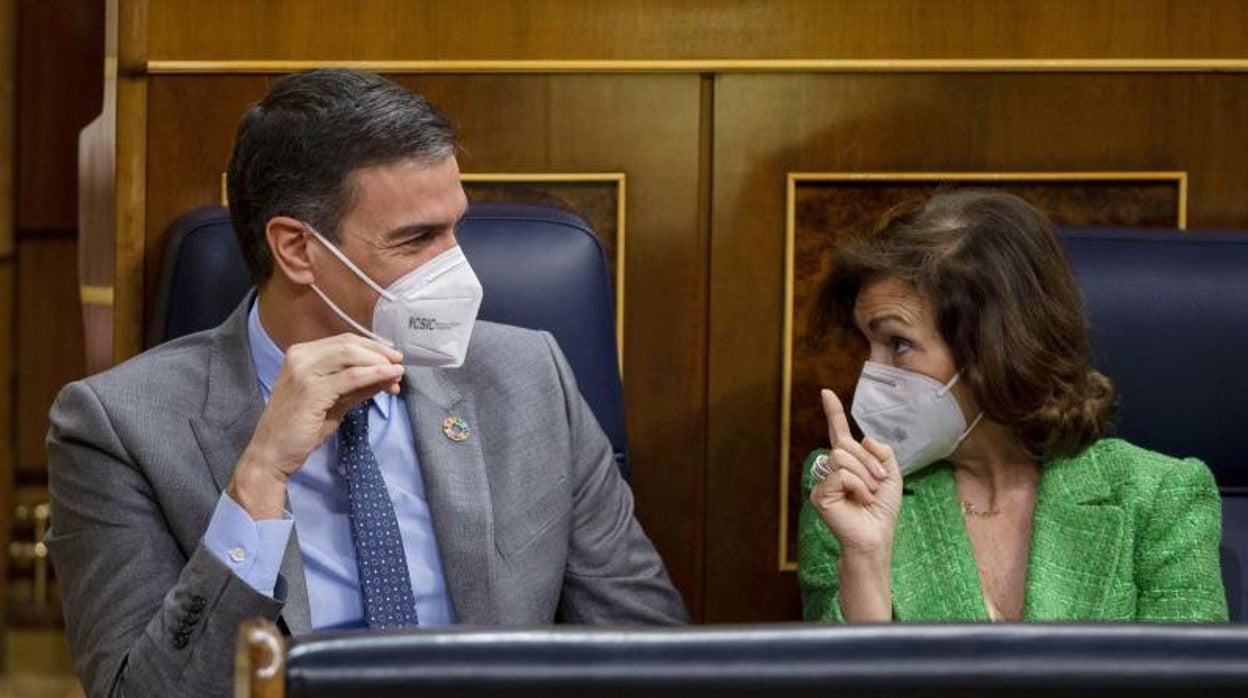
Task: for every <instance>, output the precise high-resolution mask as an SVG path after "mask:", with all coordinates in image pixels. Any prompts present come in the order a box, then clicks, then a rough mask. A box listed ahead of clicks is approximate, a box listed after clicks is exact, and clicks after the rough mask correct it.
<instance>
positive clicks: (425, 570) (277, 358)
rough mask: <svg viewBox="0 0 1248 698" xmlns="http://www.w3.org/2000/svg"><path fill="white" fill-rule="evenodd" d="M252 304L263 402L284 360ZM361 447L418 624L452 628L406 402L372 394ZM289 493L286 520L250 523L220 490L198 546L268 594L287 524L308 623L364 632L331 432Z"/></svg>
mask: <svg viewBox="0 0 1248 698" xmlns="http://www.w3.org/2000/svg"><path fill="white" fill-rule="evenodd" d="M258 308H259V301H257V302H256V303H255V304H253V305H252V306H251V313H250V315H249V316H248V318H247V334H248V339H249V341H250V343H251V357H252V360H253V361H254V363H255V365H256V378H257V380H259V382H260V390H261V393H263V395H264V399H265V401H266V402H267V401H268V399H269V396H270V395H271V394H272V393H273V383H274V381H275V380H276V379H277V374H278V371H279V370H280V369H281V366H282V360H283V354H282V351H281V349H279V348H278V347H277V345H276V344H275V343H274V342H273V340H272V339H271V338H270V337H269V335H268V333H266V332H265V331H264V327H262V326H261V325H260V313H259V311H258ZM368 441H369V444H370V445H371V446H372V447H373V453H374V455H375V456H376V457H377V463H378V465H379V466H380V467H381V474H382V478H383V479H384V480H385V481H386V489H387V490H388V491H389V493H390V499H391V501H393V502H394V512H395V515H396V516H397V517H398V520H399V530H400V534H401V537H402V539H403V552H404V554H405V555H406V556H407V568H408V574H409V575H410V576H411V580H412V587H413V588H412V591H413V593H414V595H415V597H416V613H417V616H418V617H419V618H420V624H421V625H448V624H451V623H454V622H456V616H455V609H454V607H453V606H452V605H451V598H450V595H449V594H448V593H447V590H446V576H445V575H444V574H443V572H442V558H441V555H440V554H439V553H438V545H437V539H436V537H435V534H434V530H433V520H432V518H431V517H430V514H429V503H428V502H427V501H426V500H425V485H424V481H423V480H422V479H421V476H420V464H419V462H418V461H417V459H416V448H415V445H414V443H413V441H412V427H411V421H410V420H409V418H408V411H407V403H405V402H404V401H403V400H402V399H401V398H399V397H398V396H395V395H391V394H389V393H378V394H377V395H376V396H374V397H373V407H372V408H370V409H369V411H368ZM287 495H288V497H289V501H290V509H291V515H290V516H287V517H285V518H283V519H266V520H261V521H253V520H252V519H251V517H250V516H248V515H247V513H246V511H244V510H243V508H242V507H241V506H239V505H238V504H237V503H236V502H235V501H234V500H233V499H231V498H230V497H229V496H228V495H227V494H225V493H222V494H221V499H220V500H218V502H217V509H216V511H215V512H214V513H213V517H212V521H211V522H210V523H209V524H208V531H207V532H206V533H205V534H204V544H205V545H206V546H207V548H208V549H209V550H210V551H212V552H213V554H215V555H216V556H217V557H218V558H219V559H220V560H221V561H222V562H224V563H225V564H226V565H227V566H229V567H230V568H231V569H232V570H233V571H234V572H235V574H237V575H238V576H239V577H240V578H241V579H242V580H243V581H245V582H247V584H249V585H250V586H251V587H252V588H253V589H255V590H256V591H259V592H260V593H262V594H266V595H269V596H272V595H273V591H274V586H275V584H276V580H277V574H278V570H279V568H280V567H281V563H282V555H283V553H284V552H285V549H286V544H287V542H288V541H289V539H290V529H291V525H292V524H294V525H297V526H298V528H299V550H300V552H301V553H302V554H303V566H304V574H305V576H306V579H307V585H308V601H309V606H310V607H311V609H310V610H311V613H312V627H313V628H316V629H318V630H320V629H325V628H343V627H364V605H363V599H362V597H361V596H360V585H359V572H358V568H357V566H356V560H355V543H354V542H353V541H352V539H351V525H350V522H349V520H348V511H349V507H350V505H349V503H348V500H347V483H346V481H345V480H344V474H343V473H342V472H341V471H340V470H339V468H338V437H337V434H336V433H335V434H334V435H333V436H331V437H330V438H329V439H327V440H326V441H325V443H323V444H321V446H320V447H319V448H317V449H316V450H315V451H313V452H312V453H311V455H309V456H308V460H307V461H306V462H305V463H304V464H303V467H302V468H300V469H299V472H297V473H295V474H294V476H292V477H291V478H290V482H289V483H288V485H287ZM291 516H293V519H292V518H291Z"/></svg>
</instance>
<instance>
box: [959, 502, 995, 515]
mask: <svg viewBox="0 0 1248 698" xmlns="http://www.w3.org/2000/svg"><path fill="white" fill-rule="evenodd" d="M1000 513H1001V510H1000V509H989V510H987V511H980V510H979V509H977V508H976V507H975V505H974V504H971V503H970V502H968V501H967V500H965V499H963V500H962V515H963V516H978V517H979V518H981V519H987V518H989V517H993V516H996V515H997V514H1000Z"/></svg>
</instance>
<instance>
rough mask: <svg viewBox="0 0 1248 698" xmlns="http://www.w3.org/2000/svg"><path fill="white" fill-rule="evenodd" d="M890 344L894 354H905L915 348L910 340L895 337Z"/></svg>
mask: <svg viewBox="0 0 1248 698" xmlns="http://www.w3.org/2000/svg"><path fill="white" fill-rule="evenodd" d="M889 343H890V344H891V345H892V347H893V353H894V354H904V353H906V352H908V351H910V349H911V348H912V347H913V346H914V345H913V344H911V343H910V340H908V339H904V338H902V337H893V338H892V339H890V340H889Z"/></svg>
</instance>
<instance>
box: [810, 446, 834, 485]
mask: <svg viewBox="0 0 1248 698" xmlns="http://www.w3.org/2000/svg"><path fill="white" fill-rule="evenodd" d="M831 474H832V469H831V468H829V467H828V456H827V454H825V453H821V454H819V455H818V456H816V457H815V462H814V463H813V464H811V466H810V475H811V477H813V478H815V482H823V481H824V479H825V478H826V477H827V476H829V475H831Z"/></svg>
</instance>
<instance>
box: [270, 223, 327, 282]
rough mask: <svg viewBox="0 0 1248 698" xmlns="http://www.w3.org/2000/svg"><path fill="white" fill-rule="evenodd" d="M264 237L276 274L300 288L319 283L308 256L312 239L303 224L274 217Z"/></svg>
mask: <svg viewBox="0 0 1248 698" xmlns="http://www.w3.org/2000/svg"><path fill="white" fill-rule="evenodd" d="M264 237H265V239H266V240H268V243H269V250H271V251H272V252H273V273H274V274H281V275H282V276H284V277H286V279H287V280H288V281H290V283H292V284H295V285H297V286H306V285H308V284H311V283H313V282H315V281H316V277H315V276H314V275H313V273H312V261H311V258H310V256H309V254H308V246H309V244H311V243H310V238H311V236H310V235H308V233H307V228H306V227H305V226H304V225H303V224H302V223H300V222H299V221H298V220H295V219H294V218H290V217H288V216H274V217H273V218H270V219H269V223H268V225H266V226H265V228H264Z"/></svg>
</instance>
